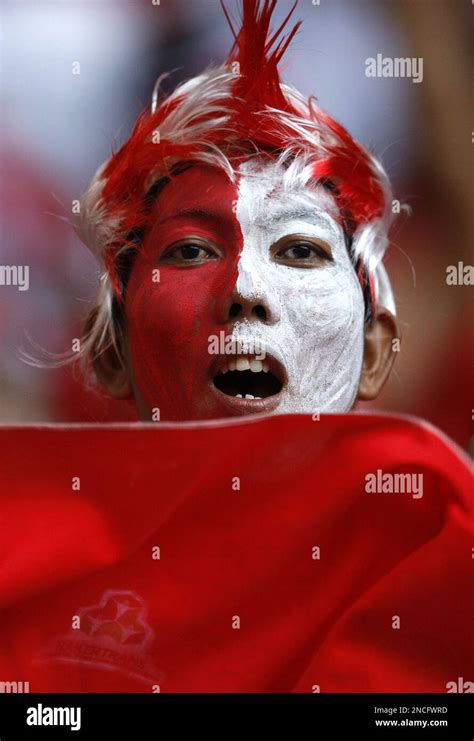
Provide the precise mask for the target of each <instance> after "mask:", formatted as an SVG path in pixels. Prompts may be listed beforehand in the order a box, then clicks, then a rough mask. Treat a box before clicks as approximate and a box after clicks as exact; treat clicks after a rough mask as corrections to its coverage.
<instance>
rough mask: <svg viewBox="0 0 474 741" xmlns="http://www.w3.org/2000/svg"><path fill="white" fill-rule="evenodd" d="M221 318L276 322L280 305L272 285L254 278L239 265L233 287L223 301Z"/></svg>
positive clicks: (230, 320)
mask: <svg viewBox="0 0 474 741" xmlns="http://www.w3.org/2000/svg"><path fill="white" fill-rule="evenodd" d="M222 319H223V321H224V322H236V321H239V320H240V321H242V320H244V319H246V320H247V321H250V322H262V323H263V324H275V323H277V322H278V321H279V319H280V305H279V302H278V299H277V296H276V295H275V291H274V289H273V286H271V285H269V284H268V283H264V282H263V281H262V280H256V278H255V277H254V276H253V275H252V273H250V272H249V271H246V270H244V269H242V267H241V266H240V268H239V276H238V279H237V282H236V284H235V287H234V288H233V290H232V291H231V292H230V294H229V295H228V296H227V297H226V299H225V300H224V302H223V306H222Z"/></svg>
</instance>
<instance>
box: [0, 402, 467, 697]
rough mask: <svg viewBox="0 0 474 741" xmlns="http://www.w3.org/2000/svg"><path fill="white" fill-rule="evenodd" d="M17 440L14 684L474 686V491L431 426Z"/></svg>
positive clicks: (381, 421)
mask: <svg viewBox="0 0 474 741" xmlns="http://www.w3.org/2000/svg"><path fill="white" fill-rule="evenodd" d="M0 438H1V444H0V451H1V454H0V455H1V479H2V483H1V495H0V506H1V509H0V512H1V537H0V636H1V644H0V646H1V647H0V683H2V682H23V683H25V682H29V691H30V692H53V691H54V692H116V691H117V692H118V691H120V692H153V691H155V692H156V691H161V692H204V691H210V692H221V691H226V692H227V691H228V692H318V691H320V692H447V691H467V690H469V689H470V690H471V691H472V689H474V685H472V684H471V685H469V683H470V682H471V683H472V681H473V680H474V676H473V666H472V658H471V657H472V633H471V625H472V594H473V593H472V586H471V582H470V581H469V573H470V571H471V569H472V565H473V560H472V547H473V544H474V541H473V539H472V532H473V506H472V478H471V473H470V470H469V466H468V462H467V458H465V457H464V455H463V453H462V452H461V451H460V450H459V449H458V448H456V447H455V446H454V445H453V444H452V443H450V442H449V441H448V439H447V438H445V437H443V436H442V434H441V433H439V432H438V431H437V430H435V429H434V428H432V427H430V426H428V425H427V424H424V423H422V422H420V421H418V420H415V419H413V418H406V417H395V416H389V415H355V414H353V415H328V416H324V417H322V418H321V420H319V421H318V420H317V419H316V418H314V419H313V418H312V417H311V416H306V415H291V416H275V417H264V418H262V417H255V418H252V417H246V418H245V419H241V420H238V421H235V420H229V421H219V422H215V423H214V422H208V423H192V424H191V423H190V424H166V423H157V424H156V425H153V424H150V425H141V424H137V425H134V424H131V425H107V426H87V425H86V426H82V425H78V426H67V427H63V426H39V427H3V428H1V429H0ZM0 686H1V684H0ZM455 688H456V689H455Z"/></svg>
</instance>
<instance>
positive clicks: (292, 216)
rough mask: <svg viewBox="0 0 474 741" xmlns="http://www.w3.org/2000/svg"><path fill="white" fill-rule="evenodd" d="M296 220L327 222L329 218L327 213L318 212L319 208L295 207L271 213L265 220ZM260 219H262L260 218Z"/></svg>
mask: <svg viewBox="0 0 474 741" xmlns="http://www.w3.org/2000/svg"><path fill="white" fill-rule="evenodd" d="M296 220H302V221H310V222H314V221H324V222H326V223H327V221H328V218H327V216H326V215H325V214H322V213H320V212H318V210H317V209H316V208H315V209H312V208H295V209H287V210H284V211H277V212H275V213H272V212H271V211H270V213H269V214H268V216H267V217H266V219H265V221H274V222H278V223H279V222H281V221H296ZM259 221H260V220H259Z"/></svg>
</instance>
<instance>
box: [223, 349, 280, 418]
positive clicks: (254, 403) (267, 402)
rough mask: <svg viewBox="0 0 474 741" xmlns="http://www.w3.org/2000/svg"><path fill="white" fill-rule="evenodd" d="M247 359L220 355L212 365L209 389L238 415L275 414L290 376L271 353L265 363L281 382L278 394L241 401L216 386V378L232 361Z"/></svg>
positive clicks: (231, 355)
mask: <svg viewBox="0 0 474 741" xmlns="http://www.w3.org/2000/svg"><path fill="white" fill-rule="evenodd" d="M239 357H240V358H241V357H246V355H245V354H244V353H242V354H239V355H235V354H230V355H218V356H216V359H215V360H214V362H213V363H212V364H211V367H210V378H209V387H210V389H211V390H212V392H213V394H214V395H215V396H216V397H217V398H218V399H219V400H220V401H221V402H222V403H223V404H225V405H226V406H227V407H228V408H229V409H231V410H232V411H233V412H234V413H237V414H259V413H260V414H263V413H268V412H273V411H275V409H277V407H278V406H279V404H280V403H281V401H282V399H283V394H284V391H285V389H286V386H287V384H288V376H287V373H286V369H285V367H284V365H283V363H281V362H280V361H279V360H277V358H275V357H274V356H273V355H271V354H270V353H267V352H266V351H265V362H266V363H268V367H269V370H270V372H271V373H273V375H275V376H276V377H277V378H278V379H279V380H280V382H281V389H280V391H279V392H278V393H277V394H273V395H272V396H266V397H265V398H264V399H240V398H239V397H237V396H228V395H227V394H224V392H223V391H221V390H220V389H218V388H217V386H215V385H214V377H215V376H216V375H217V374H218V373H219V372H220V371H221V370H222V368H223V367H225V366H226V365H227V364H228V362H229V360H230V359H234V358H239Z"/></svg>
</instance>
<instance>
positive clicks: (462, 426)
mask: <svg viewBox="0 0 474 741" xmlns="http://www.w3.org/2000/svg"><path fill="white" fill-rule="evenodd" d="M226 5H227V7H228V8H229V10H231V11H232V12H233V13H234V16H235V15H236V11H237V3H236V0H227V3H226ZM290 7H291V3H290V2H288V0H280V1H279V9H278V13H277V16H276V19H275V27H276V25H277V23H278V19H282V18H283V16H284V15H286V13H287V12H288V10H289V8H290ZM472 8H473V6H472V3H471V0H373V1H372V0H319V4H318V2H317V0H299V4H298V8H297V10H296V14H295V17H296V18H301V19H303V25H302V28H301V30H300V32H299V33H298V35H297V37H296V39H295V40H294V42H293V46H292V47H291V51H290V52H289V54H288V55H287V58H286V61H285V65H284V68H283V79H284V80H285V81H287V82H289V83H291V84H293V85H295V86H296V87H297V88H299V89H300V90H301V91H302V92H303V93H305V94H307V95H310V94H314V95H315V96H316V97H317V98H318V100H319V104H320V106H321V107H323V108H324V109H325V110H327V111H328V112H329V113H330V114H331V115H332V116H334V117H335V118H336V119H337V120H339V121H340V122H341V123H342V124H343V125H344V126H346V127H347V128H348V129H349V131H350V132H351V134H352V135H353V136H354V137H355V138H357V139H358V140H359V141H361V142H362V143H363V144H365V145H366V146H368V147H369V148H370V149H372V151H374V153H376V154H377V155H378V156H380V157H381V158H382V161H383V162H384V164H385V166H386V168H387V170H388V172H389V174H390V176H391V178H392V182H393V186H394V191H395V197H396V198H398V199H400V200H401V201H402V202H404V203H408V204H409V205H410V206H411V208H412V213H411V215H410V216H409V217H407V216H404V215H402V216H400V217H399V220H398V223H397V225H396V227H395V229H394V232H393V234H392V245H391V247H390V249H389V251H388V254H387V257H386V261H385V264H386V267H387V269H388V271H389V274H390V276H391V279H392V284H393V287H394V291H395V296H396V300H397V307H398V315H399V321H400V326H401V330H402V345H401V351H400V353H399V357H398V358H397V361H396V365H395V372H394V373H393V375H392V377H391V379H390V380H389V382H388V383H387V385H386V387H385V389H384V391H383V393H382V395H381V397H380V398H379V399H378V400H377V402H376V403H374V404H371V405H367V404H363V405H361V406H360V409H361V410H362V411H364V410H369V409H370V408H374V409H381V410H383V411H388V412H401V413H405V414H412V415H416V416H419V417H423V418H425V419H427V420H429V421H430V422H432V423H434V424H435V425H436V426H438V427H439V428H441V430H443V431H444V432H445V433H447V434H448V435H449V436H451V437H452V438H453V439H455V440H456V441H457V442H458V443H459V444H461V445H462V446H463V447H465V445H466V444H467V440H468V438H469V437H470V435H471V434H472V431H471V428H472V425H473V421H472V420H473V416H474V398H473V393H472V392H473V388H472V379H473V378H474V372H473V371H474V367H473V363H474V361H473V357H474V354H473V346H474V342H473V340H474V331H473V321H472V319H473V312H472V309H473V304H472V295H473V288H472V286H469V285H448V284H447V281H446V274H447V268H448V266H450V265H454V266H457V265H458V263H462V265H463V266H467V265H469V264H472V263H473V255H472V248H471V238H472V225H471V223H470V206H471V196H472V179H471V159H470V158H471V152H472V144H473V141H474V133H473V126H472V121H471V111H470V65H471V59H470V40H469V39H470V37H469V26H470V22H471V20H472V16H471V14H472V12H473V10H472ZM0 13H1V23H2V44H1V60H0V61H1V80H0V86H1V94H2V124H1V126H2V128H1V132H0V157H1V161H0V206H1V213H2V216H1V218H2V220H1V225H0V265H28V266H29V273H30V277H29V282H30V285H29V290H28V291H19V290H18V287H16V286H8V285H0V423H5V422H20V423H21V422H25V423H26V422H48V421H51V422H71V421H73V422H81V421H88V422H98V421H121V420H132V419H135V415H134V411H133V409H132V407H131V405H130V404H129V403H127V402H115V401H111V400H109V399H108V398H107V397H106V396H105V395H103V394H101V393H98V392H93V391H91V390H86V389H85V388H84V385H83V383H82V382H81V377H80V373H79V372H78V371H77V370H76V371H74V368H71V367H67V368H62V369H39V368H34V367H30V366H28V365H26V364H25V363H24V362H23V361H22V360H21V359H20V357H19V350H20V348H23V349H26V350H29V351H30V352H31V351H32V347H33V346H32V344H31V343H32V342H33V343H36V344H37V345H39V346H41V347H42V348H45V349H47V350H48V351H50V352H63V351H65V350H70V348H71V340H72V338H74V337H80V336H81V331H82V326H83V323H84V321H85V318H86V316H87V314H88V310H89V308H90V304H91V301H92V300H93V298H94V296H95V294H96V291H97V288H98V269H97V267H96V265H95V262H94V260H93V258H92V257H91V256H90V255H89V253H88V252H87V250H86V248H85V247H84V246H83V245H82V243H81V242H79V240H78V239H77V237H75V235H74V234H73V233H72V230H71V228H70V226H69V224H68V221H67V220H68V218H69V217H70V216H71V208H72V205H71V204H72V201H73V200H74V199H76V198H78V197H79V196H80V194H81V193H82V191H83V190H84V189H85V187H86V186H87V184H88V182H89V180H90V178H91V177H92V175H93V174H94V172H95V170H96V169H97V167H98V166H99V165H100V164H101V163H102V162H103V161H104V160H105V159H106V158H108V157H109V156H110V154H111V152H112V150H114V149H116V148H117V147H118V146H119V145H120V144H121V143H122V142H123V141H124V140H125V139H126V138H127V136H128V134H129V133H130V129H131V127H132V125H133V122H134V121H135V119H136V117H137V115H138V114H139V113H140V111H141V110H142V109H143V108H144V107H145V106H147V105H149V102H150V98H151V93H152V89H153V85H154V82H155V80H156V78H157V77H158V75H159V74H161V73H162V72H164V71H173V74H172V75H171V77H170V78H168V79H167V80H166V81H165V84H164V88H165V90H171V89H172V87H174V86H175V85H176V84H177V83H179V82H180V81H182V80H184V79H186V78H189V77H191V76H193V75H195V74H197V73H199V72H200V71H201V70H202V69H203V68H204V67H206V66H207V65H209V64H211V63H220V62H222V61H223V60H224V59H225V57H226V55H227V52H228V50H229V48H230V45H231V41H232V38H231V33H230V30H229V28H228V26H227V23H226V21H225V17H224V14H223V12H222V10H221V7H220V3H219V2H218V0H161V2H159V3H158V2H157V0H130V1H129V0H81V1H79V0H41V2H38V0H31V2H30V1H28V0H16V1H15V0H2V2H1V6H0ZM378 53H381V54H382V55H383V56H384V57H392V58H394V57H417V58H418V57H421V58H423V81H422V82H420V83H415V82H413V81H412V79H410V78H371V77H366V75H365V70H366V64H365V61H366V59H367V58H369V57H376V56H377V54H378ZM77 63H79V66H78V65H77ZM78 69H79V72H80V73H79V74H74V73H73V72H74V71H76V72H77V71H78Z"/></svg>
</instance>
